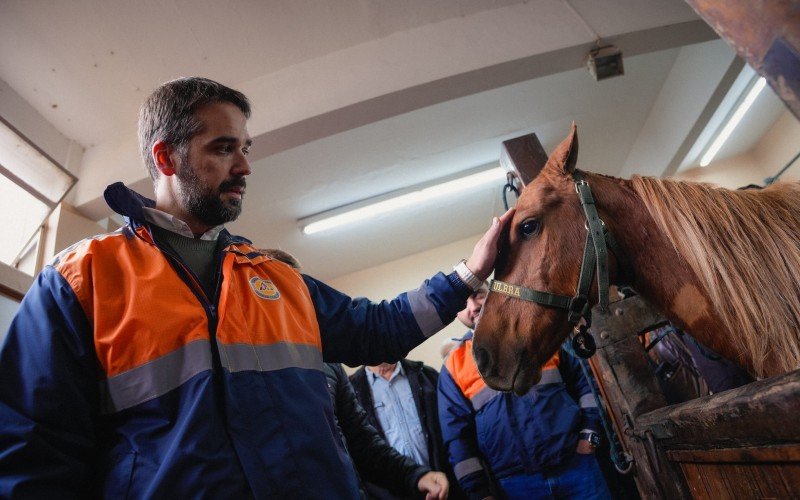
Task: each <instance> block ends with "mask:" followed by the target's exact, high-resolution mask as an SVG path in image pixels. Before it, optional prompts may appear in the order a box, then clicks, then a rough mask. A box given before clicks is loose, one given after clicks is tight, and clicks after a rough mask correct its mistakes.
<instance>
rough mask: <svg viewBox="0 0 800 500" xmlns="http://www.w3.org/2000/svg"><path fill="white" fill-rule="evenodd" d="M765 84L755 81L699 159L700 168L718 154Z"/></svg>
mask: <svg viewBox="0 0 800 500" xmlns="http://www.w3.org/2000/svg"><path fill="white" fill-rule="evenodd" d="M766 84H767V81H766V80H765V79H764V77H761V78H759V79H758V80H756V83H755V84H754V85H753V86H752V87H751V88H750V92H748V93H747V97H745V98H744V100H743V101H742V103H741V104H739V107H738V108H736V111H735V112H734V113H733V114H732V115H731V117H730V119H729V120H728V123H726V124H725V127H723V129H722V131H721V132H720V133H719V135H717V138H716V139H714V142H712V143H711V146H710V147H709V148H708V150H707V151H706V153H705V154H704V155H703V157H702V158H701V159H700V166H701V167H705V166H707V165H708V164H709V163H711V160H713V159H714V157H715V156H716V155H717V153H719V150H720V148H722V145H723V144H725V141H727V140H728V137H730V135H731V133H732V132H733V130H734V129H735V128H736V126H737V125H739V122H740V121H742V117H744V115H745V113H747V110H748V109H750V106H752V105H753V102H755V100H756V97H758V94H760V93H761V91H762V90H764V87H765V86H766Z"/></svg>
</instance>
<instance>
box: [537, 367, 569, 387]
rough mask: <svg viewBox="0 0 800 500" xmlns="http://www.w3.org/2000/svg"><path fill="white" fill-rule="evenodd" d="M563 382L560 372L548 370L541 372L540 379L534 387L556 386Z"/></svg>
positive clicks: (555, 369) (556, 369) (552, 369)
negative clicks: (543, 385)
mask: <svg viewBox="0 0 800 500" xmlns="http://www.w3.org/2000/svg"><path fill="white" fill-rule="evenodd" d="M563 381H564V379H563V378H561V372H560V371H558V368H548V369H547V370H542V378H541V380H539V383H538V384H536V385H542V384H558V383H560V382H563Z"/></svg>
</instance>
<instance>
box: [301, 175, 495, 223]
mask: <svg viewBox="0 0 800 500" xmlns="http://www.w3.org/2000/svg"><path fill="white" fill-rule="evenodd" d="M482 168H483V170H480V171H475V170H471V171H469V172H470V173H468V174H467V175H464V174H463V173H462V174H460V175H461V176H459V177H447V178H444V179H439V180H438V181H434V183H427V184H422V185H417V186H412V187H410V188H407V189H403V190H399V191H394V192H392V193H388V194H386V195H383V196H379V197H375V198H371V199H368V200H364V201H361V202H357V203H352V204H350V205H346V206H344V207H340V208H338V209H334V210H329V211H326V212H322V213H319V214H316V215H312V216H311V217H306V218H304V219H300V221H299V222H300V226H301V228H302V230H303V233H305V234H314V233H319V232H321V231H326V230H328V229H333V228H335V227H339V226H344V225H345V224H352V223H354V222H358V221H362V220H365V219H369V218H372V217H377V216H379V215H383V214H385V213H388V212H392V211H395V210H399V209H401V208H405V207H408V206H410V205H417V204H419V203H423V202H426V201H429V200H432V199H434V198H439V197H442V196H449V195H453V194H456V193H461V192H463V191H467V190H470V189H474V188H477V187H480V186H483V185H486V184H490V183H492V182H497V181H505V178H506V171H505V170H504V169H503V168H502V167H494V168H490V169H488V170H486V169H485V166H484V167H482Z"/></svg>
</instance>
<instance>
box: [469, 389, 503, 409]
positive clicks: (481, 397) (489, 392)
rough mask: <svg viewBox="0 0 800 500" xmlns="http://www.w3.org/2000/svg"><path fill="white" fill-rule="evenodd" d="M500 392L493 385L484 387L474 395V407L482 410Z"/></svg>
mask: <svg viewBox="0 0 800 500" xmlns="http://www.w3.org/2000/svg"><path fill="white" fill-rule="evenodd" d="M498 394H500V393H499V392H497V391H495V390H494V389H492V388H491V387H484V388H483V389H481V390H480V391H478V393H477V394H475V395H474V396H472V400H471V401H472V408H473V409H474V410H475V411H478V410H480V409H481V408H483V406H484V405H485V404H486V403H488V402H489V401H491V400H492V398H494V397H495V396H497V395H498Z"/></svg>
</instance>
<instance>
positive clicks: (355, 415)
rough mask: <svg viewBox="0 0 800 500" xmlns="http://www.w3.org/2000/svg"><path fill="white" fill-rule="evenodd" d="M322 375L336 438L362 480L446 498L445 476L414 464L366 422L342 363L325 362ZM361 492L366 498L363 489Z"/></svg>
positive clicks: (392, 489) (403, 491) (397, 492)
mask: <svg viewBox="0 0 800 500" xmlns="http://www.w3.org/2000/svg"><path fill="white" fill-rule="evenodd" d="M325 376H326V377H327V378H328V391H329V392H330V394H331V400H332V401H333V414H334V420H335V421H336V425H337V427H338V429H339V437H340V438H341V440H342V444H343V445H344V447H345V449H346V450H347V452H348V453H349V454H350V457H351V458H352V460H353V463H354V465H355V468H356V472H358V474H359V476H360V477H361V480H362V481H368V482H370V483H372V484H375V485H379V486H380V487H382V488H386V489H387V490H388V491H390V492H392V493H393V494H395V495H399V496H407V497H414V496H416V495H417V492H418V491H419V492H422V493H425V494H426V497H425V498H426V499H427V500H444V499H446V498H447V493H448V486H449V485H448V481H447V477H446V476H445V475H444V474H443V473H441V472H435V471H432V470H431V468H430V467H428V466H426V465H419V464H417V463H416V462H414V460H412V459H411V458H409V457H407V456H405V455H402V454H400V453H398V452H397V450H395V449H394V448H392V447H391V446H389V444H388V443H387V442H386V441H385V440H384V439H383V438H382V437H381V435H380V434H378V431H377V430H376V429H375V427H373V426H372V425H371V424H370V423H369V416H368V415H367V412H366V411H364V408H363V407H362V406H361V404H360V403H359V402H358V398H357V397H356V394H355V391H354V390H353V386H352V385H351V384H350V380H348V378H347V374H345V372H344V369H342V365H340V364H338V363H325ZM363 493H364V496H365V498H366V492H363Z"/></svg>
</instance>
